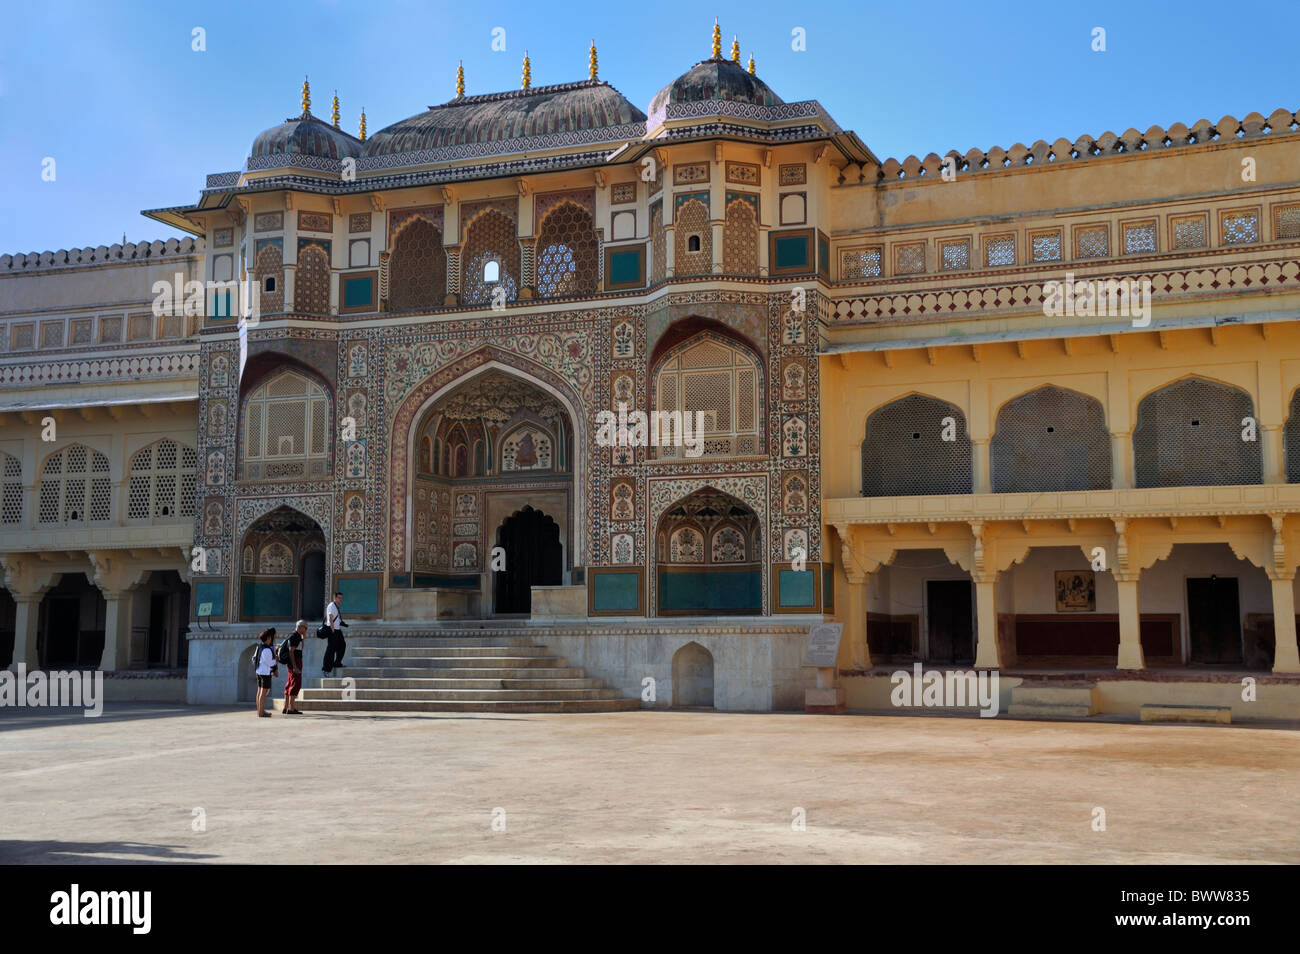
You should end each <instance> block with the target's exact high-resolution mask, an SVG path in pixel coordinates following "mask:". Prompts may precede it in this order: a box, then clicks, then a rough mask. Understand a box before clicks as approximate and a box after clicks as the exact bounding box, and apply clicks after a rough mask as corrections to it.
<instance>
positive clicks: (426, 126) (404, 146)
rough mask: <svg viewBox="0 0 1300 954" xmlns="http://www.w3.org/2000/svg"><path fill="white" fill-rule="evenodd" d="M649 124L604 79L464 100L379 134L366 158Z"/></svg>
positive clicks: (370, 142) (369, 143)
mask: <svg viewBox="0 0 1300 954" xmlns="http://www.w3.org/2000/svg"><path fill="white" fill-rule="evenodd" d="M644 121H645V114H644V113H642V112H641V110H639V109H637V108H636V107H635V106H633V105H632V104H631V103H630V102H628V101H627V100H626V99H625V98H624V97H623V94H622V93H620V92H619V91H618V90H616V89H614V87H612V86H610V85H609V84H608V83H606V82H604V81H603V80H585V81H583V82H580V83H561V84H557V85H554V86H534V87H530V88H528V89H520V90H511V91H509V92H505V93H488V94H485V95H482V96H462V97H460V98H458V99H453V100H451V101H450V102H447V103H443V104H442V105H441V106H432V107H430V108H429V109H427V110H425V111H424V112H422V113H420V114H419V115H416V116H412V117H411V118H410V119H403V120H402V121H401V122H397V123H394V124H393V125H391V126H388V127H387V128H385V129H381V130H380V131H379V132H377V133H375V134H374V135H373V136H371V137H370V139H369V140H368V141H367V142H366V144H365V152H366V155H367V156H385V155H393V154H395V153H402V152H413V151H415V150H418V149H439V148H443V147H447V146H460V145H465V144H467V143H487V142H501V141H504V140H507V139H522V138H528V137H531V136H545V135H555V134H563V133H573V132H580V131H584V130H595V129H602V128H604V127H608V126H623V125H627V124H629V123H639V122H644Z"/></svg>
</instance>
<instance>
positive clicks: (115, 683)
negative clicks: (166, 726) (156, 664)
mask: <svg viewBox="0 0 1300 954" xmlns="http://www.w3.org/2000/svg"><path fill="white" fill-rule="evenodd" d="M185 686H186V677H185V676H184V674H182V673H178V672H170V671H169V672H149V671H147V670H142V671H140V672H131V671H127V672H124V673H106V674H105V676H104V701H105V702H184V701H185V691H186V690H185Z"/></svg>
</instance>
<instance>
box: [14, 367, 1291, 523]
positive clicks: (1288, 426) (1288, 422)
mask: <svg viewBox="0 0 1300 954" xmlns="http://www.w3.org/2000/svg"><path fill="white" fill-rule="evenodd" d="M1283 441H1284V442H1285V446H1286V450H1285V454H1286V479H1287V483H1290V484H1300V390H1298V391H1296V393H1295V395H1294V396H1293V397H1292V398H1291V411H1290V414H1288V415H1287V419H1286V431H1285V432H1284V434H1283ZM6 499H7V498H6ZM5 512H6V513H8V510H6V511H5Z"/></svg>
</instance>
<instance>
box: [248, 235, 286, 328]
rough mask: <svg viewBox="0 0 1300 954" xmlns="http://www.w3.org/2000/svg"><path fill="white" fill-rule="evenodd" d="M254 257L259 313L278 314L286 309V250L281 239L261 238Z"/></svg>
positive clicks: (254, 276) (254, 275)
mask: <svg viewBox="0 0 1300 954" xmlns="http://www.w3.org/2000/svg"><path fill="white" fill-rule="evenodd" d="M257 246H258V248H257V255H256V257H255V258H254V259H253V278H254V280H255V281H256V282H257V287H258V294H259V296H260V298H259V299H258V305H259V307H260V309H261V311H260V312H259V314H262V315H278V314H280V313H281V312H283V311H284V250H283V249H282V248H281V240H280V239H259V240H258V243H257Z"/></svg>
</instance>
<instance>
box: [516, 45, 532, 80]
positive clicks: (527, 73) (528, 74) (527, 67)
mask: <svg viewBox="0 0 1300 954" xmlns="http://www.w3.org/2000/svg"><path fill="white" fill-rule="evenodd" d="M532 85H533V68H532V66H531V64H530V63H529V61H528V51H527V50H524V75H523V77H522V85H521V86H520V87H519V88H520V89H528V87H530V86H532Z"/></svg>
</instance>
